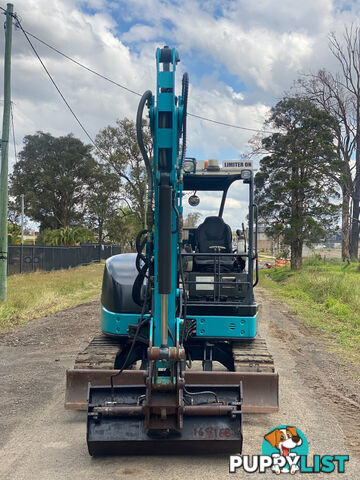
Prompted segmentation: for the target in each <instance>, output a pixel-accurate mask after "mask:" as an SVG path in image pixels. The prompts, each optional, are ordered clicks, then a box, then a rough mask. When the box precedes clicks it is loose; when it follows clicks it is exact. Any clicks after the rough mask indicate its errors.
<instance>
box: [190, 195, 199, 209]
mask: <svg viewBox="0 0 360 480" xmlns="http://www.w3.org/2000/svg"><path fill="white" fill-rule="evenodd" d="M188 202H189V205H190V206H191V207H197V206H198V205H199V203H200V198H199V197H198V196H197V195H191V197H189V200H188Z"/></svg>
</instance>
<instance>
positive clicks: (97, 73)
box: [0, 7, 275, 141]
mask: <svg viewBox="0 0 360 480" xmlns="http://www.w3.org/2000/svg"><path fill="white" fill-rule="evenodd" d="M0 9H1V10H3V11H4V12H6V10H5V9H4V8H2V7H0ZM14 18H15V19H16V20H17V22H19V20H18V17H16V16H15V15H14ZM17 26H19V27H20V28H21V30H22V31H23V33H24V35H25V36H26V37H27V40H28V41H29V43H30V45H31V46H32V48H33V49H34V47H33V45H32V43H31V42H30V39H29V38H28V36H30V37H32V38H34V39H35V40H37V41H38V42H40V43H42V44H43V45H45V46H46V47H48V48H50V49H51V50H53V51H54V52H56V53H58V54H59V55H61V56H63V57H64V58H66V59H67V60H69V61H70V62H73V63H75V64H76V65H78V66H79V67H81V68H83V69H85V70H87V71H88V72H90V73H92V74H94V75H96V76H97V77H100V78H102V79H103V80H105V81H107V82H109V83H112V84H113V85H116V86H117V87H119V88H122V89H123V90H126V91H127V92H129V93H132V94H134V95H137V96H139V97H141V93H139V92H136V91H135V90H132V89H131V88H128V87H126V86H125V85H122V84H121V83H119V82H116V81H115V80H112V79H111V78H109V77H107V76H105V75H103V74H101V73H99V72H97V71H96V70H93V69H92V68H90V67H87V66H86V65H84V64H83V63H81V62H79V61H78V60H75V58H72V57H70V56H69V55H67V54H66V53H64V52H62V51H61V50H59V49H57V48H56V47H54V46H52V45H50V44H49V43H47V42H45V41H44V40H42V39H41V38H39V37H37V36H36V35H34V34H33V33H30V32H28V31H26V30H24V29H23V28H22V26H21V25H20V22H19V25H17ZM36 55H37V54H36ZM37 56H38V55H37ZM40 61H41V60H40ZM41 63H42V62H41ZM43 66H44V65H43ZM47 73H48V72H47ZM187 114H188V115H189V116H191V117H194V118H198V119H199V120H204V121H206V122H210V123H214V124H216V125H222V126H224V127H230V128H237V129H239V130H246V131H249V132H258V133H268V134H273V133H275V132H271V131H267V130H260V129H256V128H248V127H242V126H240V125H234V124H231V123H226V122H220V121H219V120H213V119H211V118H207V117H202V116H200V115H195V114H194V113H190V112H188V113H187ZM91 141H92V140H91Z"/></svg>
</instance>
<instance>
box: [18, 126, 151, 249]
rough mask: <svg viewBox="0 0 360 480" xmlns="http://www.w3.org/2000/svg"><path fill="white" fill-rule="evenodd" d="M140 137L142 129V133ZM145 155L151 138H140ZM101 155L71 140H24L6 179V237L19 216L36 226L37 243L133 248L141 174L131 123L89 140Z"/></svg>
mask: <svg viewBox="0 0 360 480" xmlns="http://www.w3.org/2000/svg"><path fill="white" fill-rule="evenodd" d="M145 131H146V128H145ZM144 141H145V146H146V148H147V149H148V151H149V154H151V137H150V134H149V132H146V134H145V138H144ZM95 142H96V145H97V146H98V148H99V151H101V152H102V153H101V155H96V156H95V155H94V151H93V147H92V146H91V145H86V144H84V143H83V142H82V141H81V140H79V139H78V138H75V137H74V136H73V135H72V134H68V135H66V136H62V137H57V138H56V137H53V136H52V135H51V134H50V133H44V132H37V133H36V134H34V135H27V136H26V137H25V138H24V146H23V149H22V150H21V151H20V152H19V154H18V159H17V161H16V163H15V165H14V169H13V172H12V174H11V176H10V190H9V191H10V196H11V201H10V202H9V225H10V227H9V233H11V232H13V231H14V226H15V225H19V222H20V201H19V199H20V195H21V194H24V204H25V215H26V217H28V218H29V219H31V220H32V221H34V222H37V223H38V224H39V226H40V235H39V237H38V242H39V243H44V244H47V245H59V244H61V245H64V244H66V245H74V244H77V243H80V242H86V241H97V242H101V243H103V242H106V241H110V242H114V243H119V244H121V245H122V246H123V247H125V248H126V247H128V248H134V242H135V237H136V233H137V232H138V231H139V230H141V228H142V227H141V226H142V225H143V222H144V214H145V213H144V195H145V189H146V176H145V168H144V166H143V161H142V156H141V154H140V151H139V148H138V146H137V141H136V131H135V125H134V122H132V121H131V120H129V119H127V118H125V119H122V120H118V121H117V122H116V125H114V126H111V125H109V126H107V127H106V128H104V129H103V130H101V131H100V132H99V133H98V135H97V136H96V139H95Z"/></svg>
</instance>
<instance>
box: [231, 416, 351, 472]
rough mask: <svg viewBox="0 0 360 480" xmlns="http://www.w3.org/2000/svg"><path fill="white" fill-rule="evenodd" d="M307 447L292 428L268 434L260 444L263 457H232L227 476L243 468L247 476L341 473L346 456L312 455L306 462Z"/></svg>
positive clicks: (276, 430) (301, 435) (275, 429)
mask: <svg viewBox="0 0 360 480" xmlns="http://www.w3.org/2000/svg"><path fill="white" fill-rule="evenodd" d="M308 453H309V444H308V441H307V438H306V436H305V435H304V434H303V432H302V431H301V430H300V429H299V428H297V427H294V426H291V425H279V426H278V427H276V428H273V429H272V430H270V431H269V432H268V433H267V434H266V435H265V436H264V440H263V443H262V455H242V456H241V455H231V456H230V462H229V472H230V473H235V472H236V471H237V469H239V468H242V469H243V470H244V471H245V472H247V473H256V472H257V473H265V472H266V470H267V469H271V470H272V471H273V472H274V473H276V474H277V475H279V474H281V473H290V474H292V475H294V474H295V473H296V472H301V473H320V472H321V473H344V472H345V462H347V461H349V455H322V456H320V455H313V458H312V462H311V461H310V459H309V458H308Z"/></svg>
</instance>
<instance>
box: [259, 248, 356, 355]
mask: <svg viewBox="0 0 360 480" xmlns="http://www.w3.org/2000/svg"><path fill="white" fill-rule="evenodd" d="M260 283H261V285H262V286H263V287H264V288H267V289H269V290H270V291H271V292H272V293H274V294H275V295H276V296H277V297H278V298H279V299H280V300H282V301H283V302H284V303H286V304H287V305H288V306H289V307H290V308H291V309H292V310H293V311H294V312H295V313H296V314H298V315H299V316H300V317H301V318H302V319H303V320H304V322H305V323H306V324H307V325H311V326H313V327H316V328H318V329H319V330H321V331H322V332H325V333H326V334H327V335H328V337H330V338H331V339H332V340H333V341H334V350H335V351H336V353H338V354H340V355H341V356H343V357H345V358H348V359H350V360H352V361H353V362H354V363H357V364H360V271H359V269H358V264H351V265H344V263H342V262H341V261H340V260H323V259H321V258H319V257H313V258H310V259H308V260H305V262H304V266H303V269H302V270H301V271H297V272H292V271H291V270H290V267H289V266H285V267H281V268H274V269H269V270H267V269H266V270H262V271H261V272H260Z"/></svg>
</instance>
